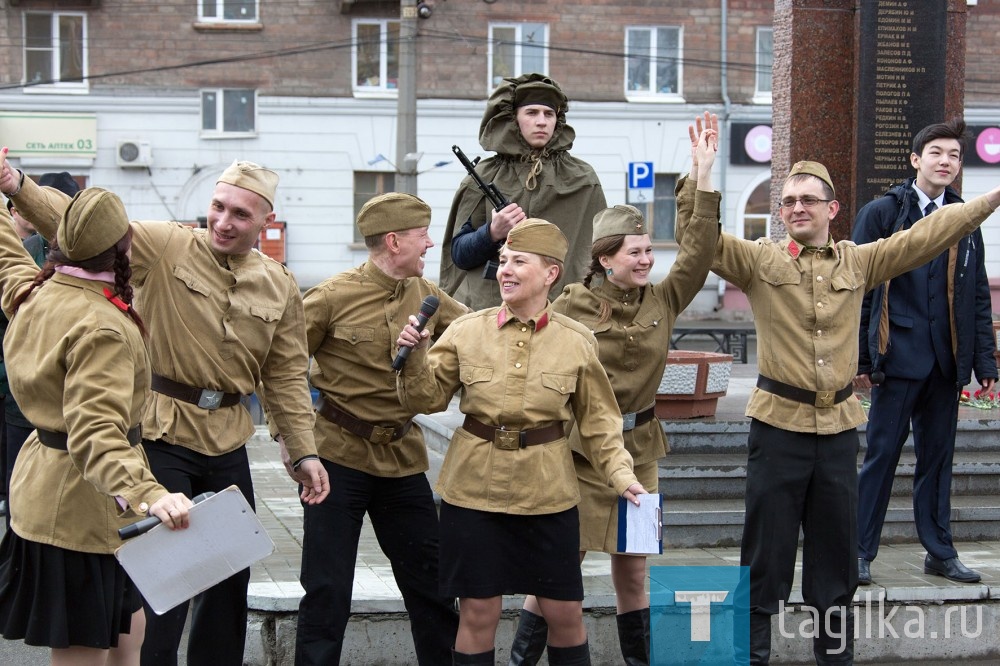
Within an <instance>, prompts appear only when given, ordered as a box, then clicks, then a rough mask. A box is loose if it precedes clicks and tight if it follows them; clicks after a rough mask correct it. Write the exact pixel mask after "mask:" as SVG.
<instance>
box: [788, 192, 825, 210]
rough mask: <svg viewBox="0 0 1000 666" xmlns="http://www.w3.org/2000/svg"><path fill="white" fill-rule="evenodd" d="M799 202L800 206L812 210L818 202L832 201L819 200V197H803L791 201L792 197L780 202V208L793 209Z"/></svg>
mask: <svg viewBox="0 0 1000 666" xmlns="http://www.w3.org/2000/svg"><path fill="white" fill-rule="evenodd" d="M800 201H801V202H802V205H803V206H805V207H806V208H812V207H813V206H815V205H816V204H818V203H819V202H820V201H822V202H824V203H826V202H829V201H833V199H820V198H819V197H814V196H809V195H806V196H804V197H799V198H798V199H793V198H792V197H788V198H786V199H782V200H781V207H782V208H795V204H797V203H799V202H800Z"/></svg>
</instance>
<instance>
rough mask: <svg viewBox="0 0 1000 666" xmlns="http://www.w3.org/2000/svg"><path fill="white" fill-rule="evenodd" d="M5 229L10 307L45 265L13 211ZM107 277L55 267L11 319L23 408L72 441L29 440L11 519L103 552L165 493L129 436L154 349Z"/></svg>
mask: <svg viewBox="0 0 1000 666" xmlns="http://www.w3.org/2000/svg"><path fill="white" fill-rule="evenodd" d="M0 239H2V240H0V285H2V290H3V308H4V312H6V313H7V314H8V315H10V312H11V306H12V304H13V301H14V299H15V298H16V297H17V296H18V295H19V294H21V293H23V292H24V291H25V288H26V287H27V286H28V284H29V283H30V282H31V281H32V280H33V279H34V277H35V275H36V274H37V273H38V267H37V266H36V265H35V263H34V261H33V260H32V259H31V257H30V256H29V255H28V254H27V253H26V252H25V251H24V249H23V247H22V245H21V239H20V238H18V237H17V235H16V234H15V233H14V231H13V229H12V228H11V227H10V226H9V225H8V224H7V223H6V222H4V221H0ZM106 286H109V285H105V284H104V283H101V282H95V281H93V280H85V279H81V278H78V277H74V276H70V275H64V274H61V273H56V274H55V275H53V276H52V277H51V278H50V279H49V280H48V281H47V282H45V283H44V284H43V285H42V286H40V287H37V288H36V289H35V290H34V291H33V292H32V294H31V296H30V297H29V298H28V300H27V301H25V302H24V303H23V304H22V305H21V307H20V309H19V310H18V312H17V314H16V316H13V317H11V323H10V327H9V329H8V331H7V337H6V339H5V346H6V355H5V358H6V361H7V366H8V368H10V378H11V381H10V383H11V390H12V392H13V394H14V396H15V398H16V399H17V401H18V404H20V405H23V409H24V413H25V415H26V416H27V417H28V419H29V420H30V421H31V422H32V423H34V424H35V425H36V426H38V427H39V428H43V429H45V430H50V431H54V432H64V433H68V439H67V450H66V451H62V450H58V449H54V448H50V447H47V446H45V445H43V444H42V443H41V442H40V441H39V440H38V436H37V434H35V433H32V435H31V436H30V437H29V438H28V440H27V441H26V442H25V444H24V447H23V448H22V449H21V453H20V454H19V456H18V459H17V465H16V467H15V468H14V475H13V478H12V480H11V527H12V528H13V530H14V532H16V533H17V535H18V536H20V537H21V538H23V539H26V540H28V541H34V542H37V543H43V544H49V545H52V546H57V547H59V548H65V549H68V550H74V551H80V552H85V553H97V554H110V553H113V552H114V550H115V548H117V547H118V546H120V545H121V539H120V538H119V536H118V528H120V527H124V526H125V525H127V524H128V523H131V522H134V521H136V520H138V519H139V518H140V517H141V516H142V515H143V512H142V511H141V510H140V509H139V507H140V506H141V505H143V504H144V503H145V504H146V505H149V504H152V503H153V502H155V501H156V500H158V499H159V498H160V497H162V496H163V495H166V494H167V490H166V489H165V488H164V487H163V486H161V485H160V484H158V483H157V482H156V479H155V478H153V475H152V473H151V472H150V471H149V466H148V464H147V461H146V457H145V455H144V453H143V450H142V447H141V446H135V447H133V446H130V444H129V442H128V440H127V439H126V433H127V432H128V431H129V430H130V429H131V428H132V427H134V426H136V425H138V423H139V420H140V418H141V415H142V409H143V406H144V405H145V402H146V398H147V396H148V391H149V376H150V372H149V357H148V354H147V352H146V346H145V342H144V341H143V339H142V335H141V333H140V332H139V328H138V327H137V326H136V324H135V322H133V321H132V320H131V319H130V318H129V317H128V316H127V315H126V314H124V313H123V312H121V310H119V309H118V308H117V307H116V306H115V305H113V304H112V303H111V302H110V301H108V299H107V298H106V297H105V295H104V293H103V289H104V287H106ZM115 496H120V497H122V498H123V499H124V500H125V501H126V502H127V505H128V508H127V509H122V508H121V506H120V505H119V504H118V502H117V501H116V500H115Z"/></svg>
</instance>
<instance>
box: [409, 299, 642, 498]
mask: <svg viewBox="0 0 1000 666" xmlns="http://www.w3.org/2000/svg"><path fill="white" fill-rule="evenodd" d="M397 385H398V388H399V397H400V399H401V401H402V403H403V404H404V405H405V406H406V407H407V408H408V409H411V410H413V411H414V412H428V413H429V412H437V411H440V410H442V409H444V408H445V407H446V406H447V405H448V402H449V401H450V400H451V397H452V396H453V395H455V393H456V392H457V391H458V390H459V389H461V390H462V398H461V403H460V407H461V410H462V412H463V413H464V414H467V415H469V416H472V417H474V418H476V419H478V420H479V421H480V422H481V423H484V424H486V425H490V426H494V427H500V426H504V427H505V428H507V429H508V430H528V429H533V428H538V427H542V426H547V425H550V424H553V423H563V424H566V425H567V426H568V424H569V421H570V419H573V418H575V419H576V420H577V425H578V428H579V430H580V439H581V446H582V449H583V452H584V453H585V455H586V456H587V458H588V459H589V460H590V461H591V463H592V464H593V465H594V467H595V469H597V470H598V471H599V472H600V473H601V474H603V475H604V477H605V478H607V479H608V485H610V486H612V487H613V488H614V489H615V492H617V493H618V494H619V495H620V494H621V493H623V492H624V491H625V490H626V489H627V488H628V487H629V486H630V485H631V484H633V483H636V478H635V475H634V474H633V473H632V457H631V456H630V455H629V454H628V452H627V451H626V450H625V447H624V445H623V442H622V419H621V415H620V414H619V412H618V408H617V406H616V405H615V396H614V391H613V390H612V389H611V383H610V382H609V381H608V376H607V374H606V373H605V372H604V368H603V367H602V366H601V362H600V359H598V357H597V345H596V342H595V340H594V336H593V335H591V333H590V332H589V331H588V330H587V329H586V328H584V327H583V326H582V325H580V324H578V323H577V322H575V321H573V320H572V319H569V318H568V317H566V316H564V315H561V314H558V313H555V312H553V311H552V309H551V307H549V308H546V309H545V310H544V311H543V312H542V313H540V314H539V315H538V317H537V318H534V319H531V320H530V321H526V322H522V321H520V320H518V319H517V318H516V317H514V316H513V315H512V314H510V311H509V310H508V309H507V307H506V306H502V307H500V308H490V309H487V310H481V311H479V312H474V313H472V314H469V315H466V316H464V317H462V318H460V319H459V320H458V321H456V322H455V323H454V324H452V325H451V326H449V327H448V329H447V330H446V331H445V332H444V334H443V335H442V336H441V338H440V339H439V340H438V341H437V342H436V343H434V345H433V346H432V347H431V348H430V350H429V351H425V350H422V349H418V350H415V351H414V352H413V353H412V354H410V358H409V361H408V362H407V364H406V366H405V367H404V368H403V372H402V373H401V374H400V375H399V379H398V384H397ZM436 488H437V491H438V492H439V493H440V494H441V497H442V498H443V499H444V500H445V501H447V502H449V503H450V504H454V505H456V506H461V507H465V508H468V509H478V510H481V511H495V512H502V513H511V514H546V513H556V512H559V511H564V510H566V509H569V508H571V507H573V506H576V505H577V504H578V503H579V501H580V491H579V488H578V486H577V482H576V471H575V470H574V467H573V456H572V452H571V451H570V448H569V442H568V440H567V439H566V438H565V437H563V438H561V439H557V440H555V441H553V442H549V443H547V444H537V445H534V446H527V447H525V448H521V449H516V450H501V449H498V448H496V447H495V446H494V445H493V442H487V441H484V440H482V439H480V438H478V437H476V436H474V435H472V434H470V433H468V432H467V431H466V430H465V429H464V428H458V429H457V430H456V431H455V434H454V436H453V437H452V440H451V444H450V445H449V446H448V453H447V455H446V456H445V460H444V465H443V467H442V469H441V474H440V476H439V477H438V483H437V487H436Z"/></svg>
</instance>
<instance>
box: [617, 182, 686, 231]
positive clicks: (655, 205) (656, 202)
mask: <svg viewBox="0 0 1000 666" xmlns="http://www.w3.org/2000/svg"><path fill="white" fill-rule="evenodd" d="M625 177H626V179H627V178H628V175H627V174H626V176H625ZM676 185H677V174H673V173H658V174H655V175H654V176H653V200H652V201H647V202H646V203H643V202H641V201H638V202H637V201H629V204H630V205H632V206H635V207H636V208H638V209H639V211H640V212H641V213H642V216H643V217H644V218H646V226H647V227H648V228H649V230H650V233H649V237H650V239H651V240H652V241H653V242H654V243H672V242H674V225H675V223H676V221H677V198H676V197H675V196H674V187H675V186H676Z"/></svg>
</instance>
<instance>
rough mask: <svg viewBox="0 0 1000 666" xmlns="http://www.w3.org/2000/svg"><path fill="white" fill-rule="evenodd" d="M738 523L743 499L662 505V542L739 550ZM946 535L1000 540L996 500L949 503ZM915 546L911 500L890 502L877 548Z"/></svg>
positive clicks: (999, 498)
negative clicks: (909, 544) (883, 546)
mask: <svg viewBox="0 0 1000 666" xmlns="http://www.w3.org/2000/svg"><path fill="white" fill-rule="evenodd" d="M743 517H744V505H743V500H742V499H710V500H690V499H678V500H668V501H666V502H664V515H663V524H664V527H663V531H664V539H665V541H666V543H667V544H669V545H670V546H671V547H674V548H716V547H723V546H734V547H735V546H739V544H740V537H741V535H742V532H743ZM951 529H952V534H953V536H954V539H955V541H998V540H1000V496H991V495H968V496H961V497H952V500H951ZM916 541H917V535H916V530H915V528H914V527H913V507H912V504H911V502H910V499H909V498H908V497H894V498H892V499H891V500H890V501H889V509H888V511H887V512H886V517H885V526H884V528H883V532H882V543H915V542H916Z"/></svg>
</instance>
